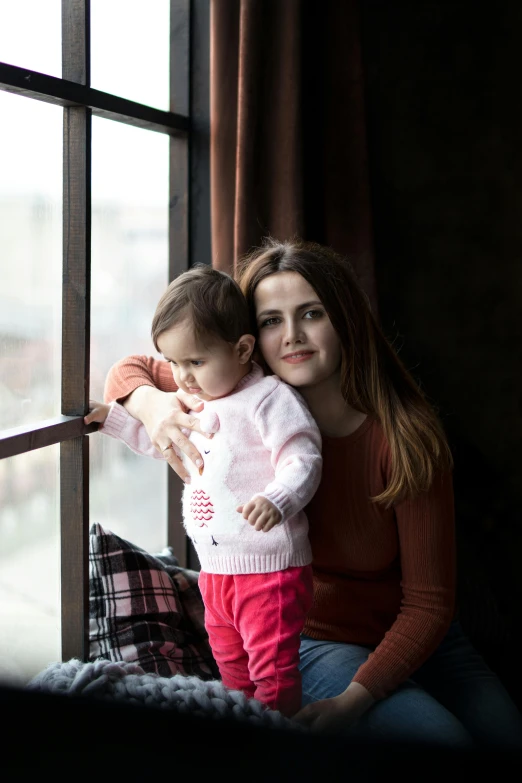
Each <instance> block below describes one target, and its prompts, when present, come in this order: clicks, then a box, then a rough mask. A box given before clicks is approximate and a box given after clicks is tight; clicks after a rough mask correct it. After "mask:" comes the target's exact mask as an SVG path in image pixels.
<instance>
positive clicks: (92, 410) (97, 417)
mask: <svg viewBox="0 0 522 783" xmlns="http://www.w3.org/2000/svg"><path fill="white" fill-rule="evenodd" d="M110 410H111V406H110V405H107V403H105V402H98V400H89V413H88V414H87V416H84V417H83V421H84V423H85V424H95V423H96V424H103V422H104V421H105V419H106V418H107V416H108V415H109V412H110Z"/></svg>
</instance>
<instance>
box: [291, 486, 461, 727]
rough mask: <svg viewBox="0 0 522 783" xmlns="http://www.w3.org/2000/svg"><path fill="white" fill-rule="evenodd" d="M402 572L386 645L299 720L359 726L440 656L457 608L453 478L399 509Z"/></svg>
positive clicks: (375, 651)
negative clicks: (398, 604) (372, 709)
mask: <svg viewBox="0 0 522 783" xmlns="http://www.w3.org/2000/svg"><path fill="white" fill-rule="evenodd" d="M395 513H396V519H397V529H398V535H399V547H400V561H401V571H402V579H401V586H402V593H403V595H402V601H401V609H400V612H399V614H398V615H397V618H396V620H395V621H394V623H393V624H392V626H391V628H390V629H389V630H388V631H387V633H386V634H385V636H384V638H383V640H382V641H381V643H380V644H379V645H378V646H377V647H376V648H375V650H374V651H373V652H372V653H371V654H370V655H369V656H368V659H367V660H366V662H365V663H364V664H363V665H362V666H361V667H360V668H359V669H358V671H357V672H356V674H355V675H354V677H353V680H352V682H351V683H350V685H349V687H348V688H347V689H346V691H344V692H343V693H341V694H340V695H339V696H336V697H334V698H332V699H324V700H322V701H318V702H315V703H313V704H310V705H308V706H307V707H305V708H304V709H303V710H301V711H300V712H299V713H298V714H297V715H296V720H298V721H299V722H302V723H305V724H307V725H309V726H311V727H312V728H314V729H317V730H323V729H330V728H334V727H335V725H337V724H339V725H340V724H342V725H348V724H349V723H351V722H355V721H356V720H357V719H358V718H359V717H360V716H361V715H362V714H363V713H364V712H365V711H366V710H367V709H369V708H370V707H371V705H372V704H373V703H374V701H376V700H378V699H382V698H385V697H386V696H387V695H389V694H390V693H391V692H393V691H394V690H395V689H396V688H397V686H398V685H399V684H400V683H401V682H404V680H406V679H407V678H408V677H410V675H411V674H413V673H414V672H415V671H416V670H417V669H418V668H419V667H420V666H421V665H422V664H423V663H424V662H425V661H426V660H427V659H428V658H429V657H430V655H431V654H432V653H433V652H435V650H436V649H437V647H438V645H439V644H440V643H441V641H442V640H443V638H444V636H445V635H446V633H447V631H448V628H449V626H450V624H451V621H452V619H453V616H454V608H455V583H456V577H455V559H456V557H455V529H454V528H455V523H454V499H453V486H452V477H451V474H450V473H446V474H444V475H441V474H439V475H437V476H436V477H435V480H434V482H433V485H432V487H431V488H430V490H429V491H428V492H425V493H423V494H421V495H419V496H418V497H416V498H414V499H411V500H406V501H403V502H402V503H399V504H398V505H397V506H396V508H395Z"/></svg>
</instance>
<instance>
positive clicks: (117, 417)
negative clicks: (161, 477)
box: [98, 402, 163, 460]
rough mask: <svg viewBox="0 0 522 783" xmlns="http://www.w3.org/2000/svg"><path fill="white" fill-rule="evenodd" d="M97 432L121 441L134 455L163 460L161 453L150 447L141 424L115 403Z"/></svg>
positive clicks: (149, 441) (150, 443)
mask: <svg viewBox="0 0 522 783" xmlns="http://www.w3.org/2000/svg"><path fill="white" fill-rule="evenodd" d="M98 432H101V433H103V434H104V435H109V436H110V437H111V438H115V439H116V440H121V441H123V443H125V445H126V446H128V447H129V449H131V450H132V451H134V452H135V453H136V454H141V455H143V456H145V457H153V458H154V459H161V460H162V459H163V455H162V454H161V452H159V451H158V450H157V448H156V447H155V446H153V445H152V442H151V440H150V438H149V436H148V434H147V430H146V429H145V427H144V426H143V424H142V423H141V422H140V421H138V420H137V419H135V418H133V417H132V416H131V415H130V413H129V412H128V411H127V410H126V409H125V408H124V407H123V405H119V404H118V403H117V402H113V403H112V404H111V409H110V411H109V415H108V416H107V418H106V419H105V421H104V422H103V424H102V426H101V427H100V428H99V429H98Z"/></svg>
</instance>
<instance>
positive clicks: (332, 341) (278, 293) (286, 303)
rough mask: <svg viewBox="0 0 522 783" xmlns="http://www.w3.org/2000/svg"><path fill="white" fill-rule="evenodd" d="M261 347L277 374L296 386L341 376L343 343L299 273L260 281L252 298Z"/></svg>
mask: <svg viewBox="0 0 522 783" xmlns="http://www.w3.org/2000/svg"><path fill="white" fill-rule="evenodd" d="M254 301H255V307H256V319H257V325H258V329H259V340H258V345H259V348H260V350H261V353H262V354H263V358H264V359H265V361H266V363H267V364H268V366H269V367H270V369H271V370H272V372H273V373H275V375H278V376H279V377H280V378H281V380H283V381H286V383H289V384H291V385H292V386H295V387H297V388H300V387H301V388H306V387H310V386H316V385H318V384H320V383H323V382H324V381H326V380H328V379H330V378H331V377H332V376H334V375H336V374H337V373H338V372H339V369H340V366H341V343H340V341H339V337H338V335H337V332H336V331H335V329H334V328H333V326H332V323H331V321H330V319H329V317H328V315H327V314H326V310H325V308H324V307H323V305H322V303H321V301H320V299H319V297H318V296H317V294H316V292H315V291H314V289H313V288H312V287H311V285H310V284H309V283H307V281H306V280H305V279H304V277H301V275H300V274H298V273H297V272H277V273H276V274H273V275H270V276H269V277H266V278H265V279H264V280H262V281H261V282H260V283H259V285H258V286H257V288H256V291H255V295H254Z"/></svg>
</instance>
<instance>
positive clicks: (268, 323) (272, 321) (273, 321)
mask: <svg viewBox="0 0 522 783" xmlns="http://www.w3.org/2000/svg"><path fill="white" fill-rule="evenodd" d="M277 323H279V318H276V317H275V316H274V317H272V318H267V319H266V320H265V321H262V322H261V323H260V324H259V328H260V329H262V328H263V326H273V325H274V324H277Z"/></svg>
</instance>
